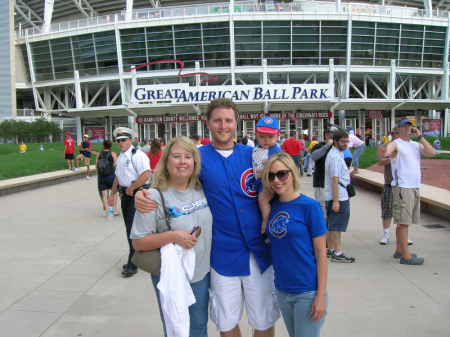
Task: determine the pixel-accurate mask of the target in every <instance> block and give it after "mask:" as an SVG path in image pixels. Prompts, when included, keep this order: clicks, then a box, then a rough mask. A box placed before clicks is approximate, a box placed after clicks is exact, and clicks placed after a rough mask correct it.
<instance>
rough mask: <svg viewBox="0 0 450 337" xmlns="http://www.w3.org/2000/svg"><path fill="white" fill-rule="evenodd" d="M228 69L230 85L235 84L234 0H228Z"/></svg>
mask: <svg viewBox="0 0 450 337" xmlns="http://www.w3.org/2000/svg"><path fill="white" fill-rule="evenodd" d="M230 63H231V64H230V68H231V69H230V70H231V85H236V48H235V45H234V0H230Z"/></svg>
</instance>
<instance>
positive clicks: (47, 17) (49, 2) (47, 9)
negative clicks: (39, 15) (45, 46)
mask: <svg viewBox="0 0 450 337" xmlns="http://www.w3.org/2000/svg"><path fill="white" fill-rule="evenodd" d="M54 3H55V0H45V2H44V24H43V25H42V32H43V33H48V32H49V31H50V25H51V24H52V15H53V5H54Z"/></svg>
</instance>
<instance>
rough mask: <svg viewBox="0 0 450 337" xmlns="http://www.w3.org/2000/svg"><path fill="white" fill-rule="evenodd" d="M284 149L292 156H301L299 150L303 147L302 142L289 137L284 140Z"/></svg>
mask: <svg viewBox="0 0 450 337" xmlns="http://www.w3.org/2000/svg"><path fill="white" fill-rule="evenodd" d="M281 149H282V150H283V151H286V153H287V154H288V155H290V156H299V151H300V150H301V149H302V147H301V145H300V142H299V141H298V140H297V139H295V138H289V139H287V140H285V141H284V143H283V146H282V147H281Z"/></svg>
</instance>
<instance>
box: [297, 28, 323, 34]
mask: <svg viewBox="0 0 450 337" xmlns="http://www.w3.org/2000/svg"><path fill="white" fill-rule="evenodd" d="M319 31H320V28H319V27H301V28H296V29H295V30H293V32H292V34H299V35H308V34H319Z"/></svg>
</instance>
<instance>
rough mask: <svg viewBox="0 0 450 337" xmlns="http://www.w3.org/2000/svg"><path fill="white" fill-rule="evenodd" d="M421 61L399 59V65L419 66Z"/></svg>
mask: <svg viewBox="0 0 450 337" xmlns="http://www.w3.org/2000/svg"><path fill="white" fill-rule="evenodd" d="M420 65H421V61H408V60H400V67H420Z"/></svg>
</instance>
